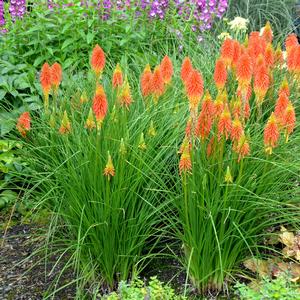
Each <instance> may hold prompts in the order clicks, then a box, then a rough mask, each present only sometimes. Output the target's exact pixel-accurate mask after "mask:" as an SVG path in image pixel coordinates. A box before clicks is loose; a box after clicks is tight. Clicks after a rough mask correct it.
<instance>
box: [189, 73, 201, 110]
mask: <svg viewBox="0 0 300 300" xmlns="http://www.w3.org/2000/svg"><path fill="white" fill-rule="evenodd" d="M203 88H204V87H203V79H202V75H201V73H200V72H199V71H197V70H193V71H192V72H191V74H190V76H189V78H188V79H187V81H186V84H185V89H186V94H187V97H188V99H189V102H190V109H191V110H195V109H196V108H197V107H198V104H199V102H200V100H201V97H202V95H203Z"/></svg>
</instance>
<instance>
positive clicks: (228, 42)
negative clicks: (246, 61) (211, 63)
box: [220, 38, 234, 67]
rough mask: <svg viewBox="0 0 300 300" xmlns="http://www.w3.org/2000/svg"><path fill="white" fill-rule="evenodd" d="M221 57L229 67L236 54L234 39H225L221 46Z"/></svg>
mask: <svg viewBox="0 0 300 300" xmlns="http://www.w3.org/2000/svg"><path fill="white" fill-rule="evenodd" d="M220 52H221V58H222V59H223V61H224V63H225V65H226V66H227V67H229V66H230V65H231V63H232V59H233V54H234V42H233V40H232V39H229V38H227V39H225V40H224V42H223V44H222V46H221V50H220Z"/></svg>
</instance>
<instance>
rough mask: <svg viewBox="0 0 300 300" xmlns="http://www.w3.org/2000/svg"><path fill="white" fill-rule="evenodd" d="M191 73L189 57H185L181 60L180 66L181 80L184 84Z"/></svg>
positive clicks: (191, 67)
mask: <svg viewBox="0 0 300 300" xmlns="http://www.w3.org/2000/svg"><path fill="white" fill-rule="evenodd" d="M192 71H193V66H192V62H191V60H190V58H189V57H186V58H185V59H184V60H183V62H182V66H181V79H182V81H183V82H184V83H186V82H187V80H188V78H189V76H190V74H191V73H192Z"/></svg>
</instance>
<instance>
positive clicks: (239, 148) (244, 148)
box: [233, 134, 250, 162]
mask: <svg viewBox="0 0 300 300" xmlns="http://www.w3.org/2000/svg"><path fill="white" fill-rule="evenodd" d="M233 150H234V151H236V153H237V154H238V155H239V156H238V162H240V161H241V160H242V159H243V158H244V157H245V156H247V155H249V154H250V145H249V141H248V139H247V137H246V136H245V135H244V134H243V135H242V136H241V137H240V139H239V141H238V143H237V145H236V146H235V147H234V149H233Z"/></svg>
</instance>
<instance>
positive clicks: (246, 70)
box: [236, 53, 253, 90]
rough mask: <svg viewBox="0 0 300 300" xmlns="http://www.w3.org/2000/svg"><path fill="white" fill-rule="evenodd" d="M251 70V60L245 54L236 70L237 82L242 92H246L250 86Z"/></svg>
mask: <svg viewBox="0 0 300 300" xmlns="http://www.w3.org/2000/svg"><path fill="white" fill-rule="evenodd" d="M252 70H253V64H252V61H251V58H250V56H249V55H248V54H247V53H245V54H243V55H242V56H241V57H240V59H239V61H238V65H237V69H236V75H237V80H238V82H239V86H240V88H241V89H242V90H246V89H247V88H248V86H249V85H250V82H251V77H252Z"/></svg>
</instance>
